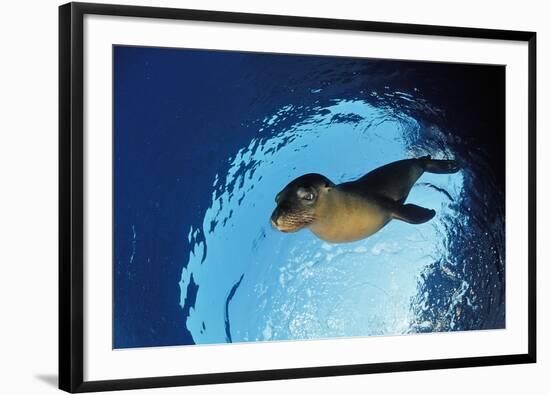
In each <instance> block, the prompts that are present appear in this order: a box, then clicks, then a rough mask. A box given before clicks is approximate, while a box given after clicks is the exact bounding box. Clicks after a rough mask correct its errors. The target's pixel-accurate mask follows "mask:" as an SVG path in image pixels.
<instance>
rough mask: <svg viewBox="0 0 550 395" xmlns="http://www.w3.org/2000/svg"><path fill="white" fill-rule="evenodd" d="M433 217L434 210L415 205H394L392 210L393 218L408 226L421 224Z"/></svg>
mask: <svg viewBox="0 0 550 395" xmlns="http://www.w3.org/2000/svg"><path fill="white" fill-rule="evenodd" d="M434 215H435V210H430V209H428V208H424V207H420V206H417V205H416V204H402V205H397V204H396V205H395V206H394V207H393V209H392V216H393V218H395V219H400V220H401V221H405V222H408V223H409V224H423V223H424V222H428V221H429V220H430V219H432V218H433V217H434Z"/></svg>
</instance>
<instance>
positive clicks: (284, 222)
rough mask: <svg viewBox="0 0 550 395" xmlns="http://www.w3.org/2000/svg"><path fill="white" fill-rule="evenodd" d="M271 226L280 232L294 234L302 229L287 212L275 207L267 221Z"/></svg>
mask: <svg viewBox="0 0 550 395" xmlns="http://www.w3.org/2000/svg"><path fill="white" fill-rule="evenodd" d="M269 222H271V225H273V227H274V228H275V229H277V230H278V231H280V232H284V233H290V232H296V231H298V230H300V229H301V228H302V226H301V224H300V222H299V221H296V220H295V218H294V216H292V215H289V213H288V211H286V210H282V209H281V207H280V206H277V207H276V208H275V210H273V214H271V218H270V219H269Z"/></svg>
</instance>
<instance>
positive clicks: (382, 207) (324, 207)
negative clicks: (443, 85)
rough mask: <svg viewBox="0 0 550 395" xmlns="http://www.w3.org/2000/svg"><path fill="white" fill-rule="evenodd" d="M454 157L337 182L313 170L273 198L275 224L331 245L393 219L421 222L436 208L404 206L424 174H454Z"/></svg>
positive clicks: (395, 164)
mask: <svg viewBox="0 0 550 395" xmlns="http://www.w3.org/2000/svg"><path fill="white" fill-rule="evenodd" d="M458 170H459V167H458V166H457V163H456V162H455V161H454V160H437V159H431V157H430V156H429V155H428V156H424V157H422V158H415V159H404V160H400V161H397V162H392V163H389V164H387V165H385V166H382V167H379V168H377V169H375V170H373V171H371V172H369V173H367V174H366V175H364V176H362V177H361V178H359V179H357V180H355V181H350V182H345V183H342V184H339V185H335V184H334V183H333V182H332V181H330V180H329V179H328V178H327V177H325V176H323V175H321V174H316V173H310V174H305V175H303V176H300V177H298V178H296V179H295V180H293V181H292V182H290V183H289V184H288V185H287V186H286V187H285V188H284V189H283V190H282V191H281V192H279V193H278V194H277V196H276V197H275V203H276V204H277V207H276V208H275V210H274V211H273V214H272V215H271V219H270V220H271V224H272V225H273V226H274V227H275V228H276V229H278V230H280V231H281V232H296V231H298V230H300V229H303V228H309V229H310V230H311V231H312V232H313V233H314V234H315V235H316V236H317V237H319V238H320V239H322V240H325V241H329V242H333V243H345V242H351V241H356V240H360V239H364V238H365V237H368V236H371V235H372V234H374V233H376V232H378V231H379V230H380V229H382V227H384V226H385V225H386V224H387V223H388V222H389V221H390V220H392V219H394V218H395V219H399V220H401V221H405V222H408V223H410V224H422V223H424V222H427V221H429V220H430V219H432V218H433V217H434V215H435V210H431V209H427V208H424V207H420V206H417V205H415V204H404V203H405V199H407V196H408V195H409V192H410V190H411V188H412V187H413V185H414V183H415V182H416V181H417V180H418V178H419V177H420V176H421V175H422V174H423V173H424V172H428V173H438V174H451V173H456V172H457V171H458Z"/></svg>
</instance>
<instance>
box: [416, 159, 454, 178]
mask: <svg viewBox="0 0 550 395" xmlns="http://www.w3.org/2000/svg"><path fill="white" fill-rule="evenodd" d="M420 159H421V160H422V161H423V162H424V171H427V172H428V173H436V174H451V173H456V172H457V171H459V170H460V167H459V166H458V164H457V163H456V161H455V160H440V159H432V158H431V156H430V155H427V156H423V157H422V158H420Z"/></svg>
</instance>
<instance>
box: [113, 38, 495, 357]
mask: <svg viewBox="0 0 550 395" xmlns="http://www.w3.org/2000/svg"><path fill="white" fill-rule="evenodd" d="M114 54H115V62H114V77H115V83H114V99H115V127H114V155H115V165H114V190H115V192H114V208H115V210H114V213H115V214H114V215H115V218H114V274H115V276H114V328H113V329H114V330H113V343H114V347H115V348H124V347H144V346H161V345H178V344H194V343H196V344H209V343H225V342H243V341H264V340H295V339H318V338H333V337H341V336H343V337H349V336H369V335H398V334H410V333H415V332H433V331H456V330H474V329H492V328H502V327H504V323H505V300H504V294H505V292H504V291H505V284H504V68H502V67H499V66H480V65H477V66H474V65H460V64H443V63H427V62H404V61H401V62H399V61H384V60H375V59H351V58H334V57H318V56H297V55H275V54H256V53H238V52H221V51H200V50H182V49H160V48H142V47H121V46H119V47H115V52H114ZM428 154H429V155H431V156H432V157H434V158H441V159H443V158H455V159H456V160H457V161H458V162H459V163H460V165H461V167H462V169H461V171H460V172H458V173H456V174H448V175H447V174H446V175H438V174H424V175H423V176H422V177H421V179H420V180H419V181H418V183H417V185H416V186H415V187H414V188H413V190H412V191H411V194H410V195H409V197H408V199H407V201H408V202H411V203H417V204H419V205H422V206H425V207H429V208H434V209H436V211H437V215H436V216H435V218H434V219H433V220H431V221H430V222H428V223H425V224H422V225H410V224H407V223H404V222H400V221H392V222H390V223H389V224H388V225H387V226H386V227H385V228H383V229H382V230H381V231H380V232H378V233H376V234H375V235H373V236H371V237H369V238H367V239H364V240H360V241H357V242H354V243H346V244H331V243H327V242H323V241H321V240H319V239H318V238H316V237H315V236H314V235H313V234H312V233H311V232H309V231H308V230H302V231H300V232H297V233H293V234H283V233H280V232H278V231H276V230H275V229H273V228H272V227H271V226H270V224H269V216H270V214H271V212H272V211H273V209H274V207H275V203H274V198H275V195H276V194H277V192H279V191H280V190H281V189H282V188H283V187H284V186H285V185H286V184H287V183H288V182H289V181H291V180H292V179H294V178H296V177H298V176H300V175H302V174H305V173H310V172H315V173H321V174H324V175H325V176H327V177H328V178H330V179H331V180H332V181H333V182H335V183H340V182H344V181H349V180H353V179H356V178H358V177H360V176H362V175H363V174H365V173H366V172H368V171H370V170H372V169H374V168H376V167H378V166H381V165H384V164H386V163H389V162H391V161H394V160H399V159H404V158H410V157H418V156H423V155H428Z"/></svg>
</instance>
